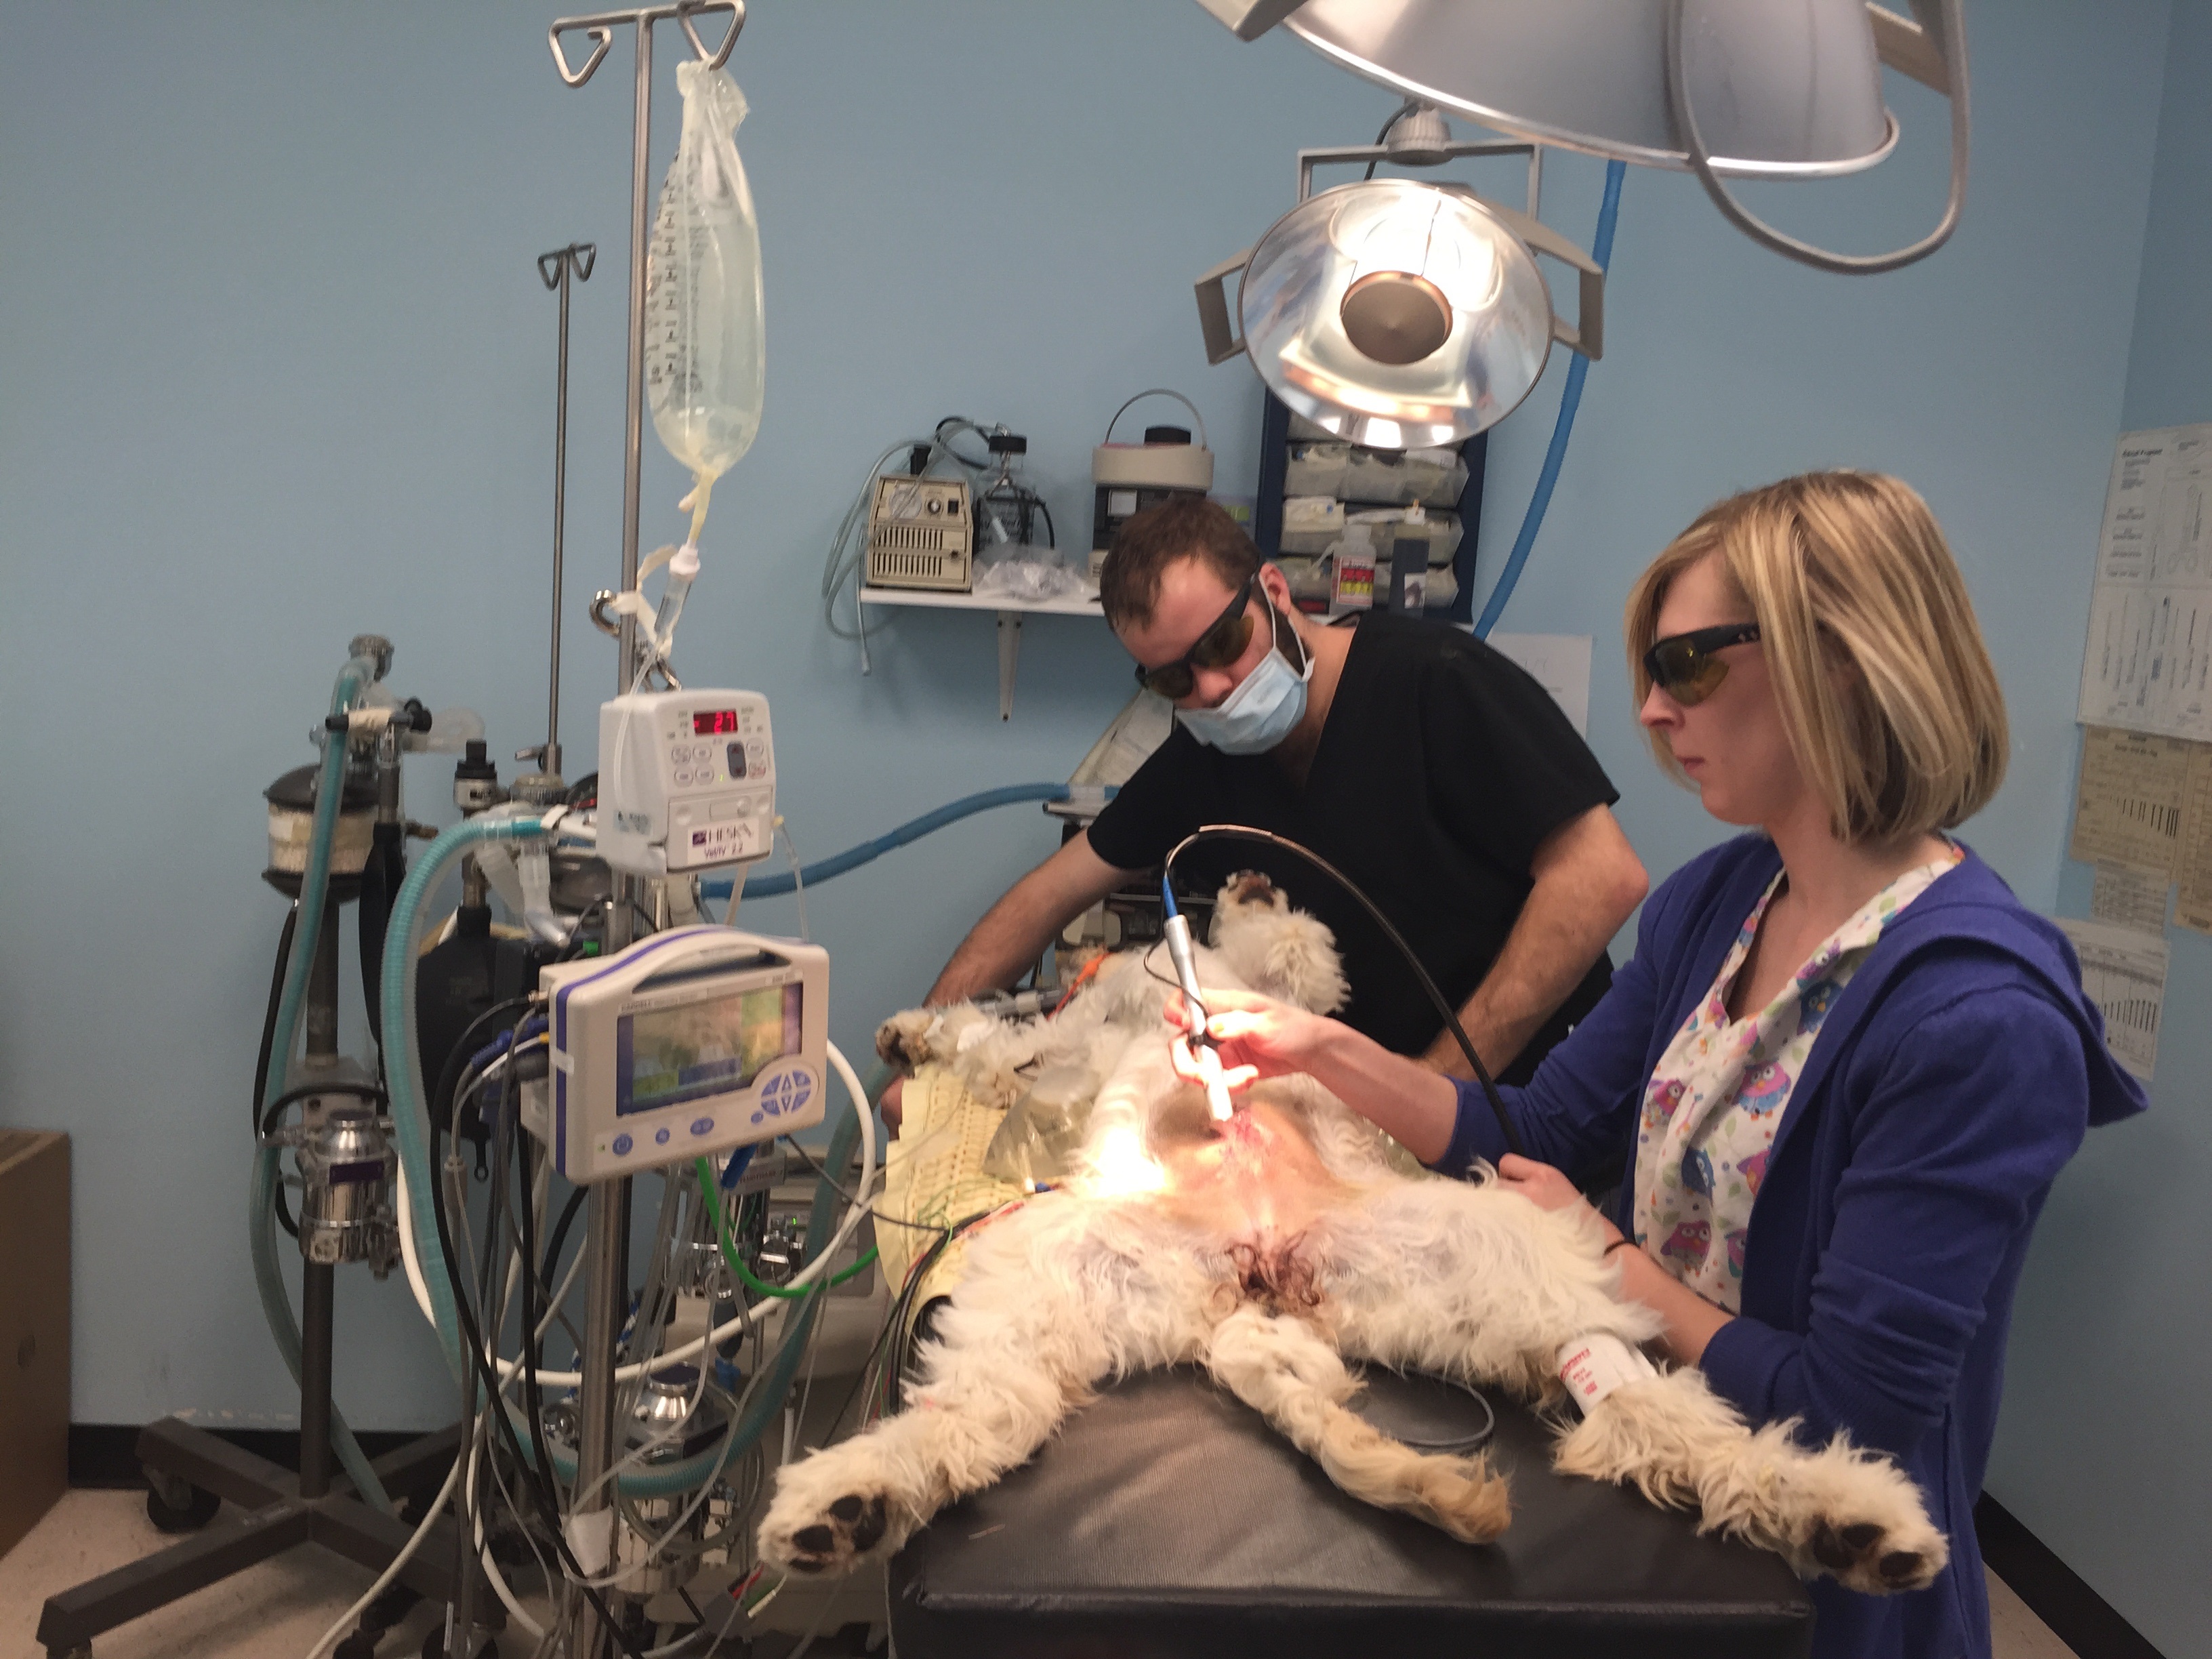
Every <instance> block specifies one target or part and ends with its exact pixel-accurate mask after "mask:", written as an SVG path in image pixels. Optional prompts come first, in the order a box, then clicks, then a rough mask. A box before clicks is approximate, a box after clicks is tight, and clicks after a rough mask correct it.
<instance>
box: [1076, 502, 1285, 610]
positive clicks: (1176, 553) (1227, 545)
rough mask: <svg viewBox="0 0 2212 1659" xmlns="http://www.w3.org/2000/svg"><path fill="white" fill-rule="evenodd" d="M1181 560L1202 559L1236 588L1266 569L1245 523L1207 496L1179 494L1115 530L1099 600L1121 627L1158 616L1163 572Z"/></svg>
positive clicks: (1100, 577)
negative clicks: (1255, 572)
mask: <svg viewBox="0 0 2212 1659" xmlns="http://www.w3.org/2000/svg"><path fill="white" fill-rule="evenodd" d="M1177 559H1196V560H1198V561H1199V562H1200V563H1201V564H1203V565H1204V566H1205V567H1206V568H1207V569H1208V570H1211V571H1212V573H1213V574H1215V575H1216V576H1218V577H1219V578H1220V579H1221V585H1222V586H1224V587H1226V588H1228V589H1229V590H1231V592H1235V591H1236V590H1237V588H1240V587H1242V586H1244V584H1245V582H1246V580H1249V578H1250V576H1251V574H1252V573H1253V572H1254V571H1255V570H1257V569H1258V568H1260V550H1259V549H1258V548H1256V547H1255V546H1254V545H1253V544H1252V538H1250V537H1249V536H1248V535H1246V534H1245V533H1244V530H1243V526H1241V525H1239V524H1238V523H1237V520H1234V519H1232V518H1231V517H1230V516H1229V514H1228V513H1227V512H1226V511H1225V509H1224V508H1222V507H1220V506H1219V505H1218V504H1217V503H1215V502H1213V501H1208V500H1206V497H1205V496H1203V495H1176V496H1174V497H1172V498H1171V499H1170V500H1168V501H1162V502H1161V503H1160V504H1159V505H1158V507H1146V509H1145V510H1144V511H1143V512H1141V513H1138V514H1137V515H1136V516H1135V517H1134V518H1133V519H1131V520H1128V521H1127V523H1125V524H1123V525H1122V526H1121V529H1120V530H1119V531H1117V532H1115V537H1114V545H1113V546H1112V547H1111V548H1110V549H1109V550H1108V551H1107V554H1106V562H1105V563H1104V564H1103V566H1102V567H1101V568H1100V569H1099V572H1098V603H1099V605H1100V606H1101V607H1102V608H1103V610H1104V611H1105V612H1106V620H1107V621H1108V622H1109V623H1111V624H1112V625H1113V626H1114V627H1115V628H1119V627H1121V625H1122V624H1123V623H1137V624H1138V625H1139V627H1141V626H1143V625H1144V624H1145V623H1149V622H1150V621H1151V620H1152V607H1153V606H1154V605H1158V603H1159V601H1160V574H1161V573H1162V572H1163V571H1164V570H1165V569H1166V568H1168V567H1169V566H1170V565H1171V564H1173V563H1174V562H1176V560H1177Z"/></svg>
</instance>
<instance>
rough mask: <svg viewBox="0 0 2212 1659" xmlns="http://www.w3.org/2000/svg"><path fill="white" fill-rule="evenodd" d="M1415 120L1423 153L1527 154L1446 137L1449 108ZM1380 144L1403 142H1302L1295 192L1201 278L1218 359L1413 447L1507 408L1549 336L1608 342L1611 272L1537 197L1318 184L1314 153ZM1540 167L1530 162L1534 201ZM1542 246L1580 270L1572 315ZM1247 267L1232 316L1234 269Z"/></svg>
mask: <svg viewBox="0 0 2212 1659" xmlns="http://www.w3.org/2000/svg"><path fill="white" fill-rule="evenodd" d="M1422 118H1423V119H1425V120H1426V121H1427V122H1429V123H1430V124H1431V130H1429V131H1424V132H1423V133H1422V134H1421V136H1420V138H1419V143H1420V144H1421V146H1422V148H1421V149H1420V150H1419V155H1420V157H1421V158H1422V159H1423V160H1427V159H1431V158H1433V159H1434V160H1437V161H1441V160H1444V159H1447V158H1449V157H1450V156H1455V155H1498V154H1512V155H1531V156H1532V157H1533V147H1532V146H1529V145H1527V144H1512V143H1474V144H1455V143H1451V142H1450V141H1449V134H1448V133H1446V132H1444V131H1442V127H1443V123H1442V122H1441V120H1439V119H1437V118H1435V117H1434V116H1433V115H1432V114H1427V113H1426V112H1424V113H1423V115H1422ZM1408 125H1411V123H1410V122H1409V123H1408ZM1373 158H1385V159H1390V160H1395V161H1407V160H1408V159H1409V155H1408V153H1407V146H1405V145H1402V144H1396V143H1393V144H1391V145H1389V147H1388V148H1377V149H1358V150H1307V151H1304V152H1301V154H1300V158H1299V160H1300V167H1299V180H1300V195H1301V197H1303V199H1302V200H1301V201H1300V202H1299V204H1298V205H1297V207H1295V208H1293V209H1292V210H1291V211H1290V212H1289V213H1287V214H1285V215H1284V216H1283V217H1282V218H1281V219H1279V220H1278V221H1277V222H1276V223H1275V224H1274V225H1273V228H1270V229H1269V230H1268V231H1267V234H1266V235H1264V236H1262V237H1261V239H1260V240H1259V241H1258V243H1256V244H1255V246H1252V247H1251V248H1249V249H1248V250H1247V251H1246V252H1243V253H1240V254H1238V255H1237V257H1236V258H1233V259H1231V260H1229V261H1227V262H1226V263H1225V264H1222V265H1220V266H1218V267H1217V268H1216V269H1214V270H1211V271H1208V272H1207V273H1206V276H1203V277H1201V278H1200V281H1199V283H1198V301H1199V313H1200V321H1201V323H1202V324H1203V325H1204V326H1205V330H1206V356H1207V357H1208V358H1209V360H1210V361H1212V362H1216V363H1219V362H1226V361H1228V359H1230V358H1231V357H1233V356H1236V355H1237V353H1238V352H1239V351H1243V352H1248V353H1249V355H1250V356H1251V359H1252V362H1253V366H1254V367H1255V368H1257V369H1258V370H1259V373H1260V377H1261V379H1262V380H1265V381H1266V382H1267V386H1269V388H1270V389H1271V390H1273V392H1274V393H1275V395H1276V396H1277V397H1279V398H1281V399H1282V400H1283V402H1284V403H1285V404H1287V405H1288V406H1289V407H1290V408H1291V409H1292V410H1296V411H1297V413H1298V414H1300V415H1303V416H1305V417H1306V418H1307V419H1308V420H1310V421H1311V422H1314V423H1315V424H1316V425H1317V426H1319V427H1321V428H1322V429H1324V430H1325V431H1328V432H1332V433H1334V434H1335V435H1337V436H1339V437H1341V438H1344V439H1346V440H1349V441H1352V442H1353V443H1358V444H1366V445H1370V446H1371V447H1376V448H1384V449H1404V448H1423V447H1431V446H1436V445H1443V444H1453V443H1457V442H1459V441H1461V440H1462V439H1464V438H1468V437H1470V436H1472V435H1474V434H1475V433H1477V432H1480V431H1482V430H1483V429H1484V428H1486V427H1490V426H1492V425H1495V424H1496V423H1497V422H1499V421H1501V420H1503V419H1504V418H1505V416H1508V415H1510V414H1511V413H1512V412H1513V410H1515V408H1516V407H1517V406H1518V405H1519V404H1520V403H1521V400H1522V398H1526V397H1527V396H1528V393H1529V392H1530V391H1531V390H1532V389H1533V388H1534V386H1535V384H1536V381H1537V380H1538V379H1539V378H1540V377H1541V375H1542V374H1543V372H1544V364H1545V362H1546V360H1547V357H1548V356H1550V353H1551V348H1552V342H1553V340H1559V341H1560V342H1562V343H1565V345H1567V346H1568V347H1569V348H1571V349H1574V350H1577V351H1580V352H1583V353H1584V354H1585V355H1586V356H1591V357H1595V356H1598V355H1599V352H1600V351H1601V349H1602V340H1603V314H1604V276H1603V273H1602V272H1601V271H1600V270H1599V269H1598V266H1597V264H1596V262H1595V260H1593V259H1591V258H1589V255H1587V254H1585V253H1583V252H1582V250H1581V249H1579V248H1577V247H1576V246H1574V245H1573V244H1572V243H1571V242H1569V241H1567V240H1565V238H1564V237H1562V236H1559V234H1556V233H1554V232H1553V231H1552V230H1550V229H1548V228H1546V227H1545V226H1544V225H1542V224H1541V223H1539V222H1537V221H1536V219H1535V218H1534V215H1533V211H1532V212H1531V213H1527V214H1523V213H1519V212H1516V211H1515V210H1512V209H1510V208H1508V207H1505V206H1504V205H1502V204H1498V203H1496V202H1491V201H1486V200H1484V199H1483V198H1482V197H1478V196H1476V195H1475V194H1474V192H1473V191H1469V190H1468V189H1467V188H1465V187H1464V186H1462V185H1431V184H1426V183H1423V182H1420V181H1419V180H1415V179H1366V180H1364V181H1362V182H1360V183H1358V184H1351V185H1339V186H1337V187H1336V188H1335V189H1334V190H1325V191H1321V192H1319V193H1318V194H1309V193H1308V192H1309V191H1310V185H1311V175H1312V170H1313V167H1314V165H1315V164H1316V162H1320V161H1361V160H1367V159H1373ZM1535 176H1536V175H1535V173H1534V167H1533V166H1532V168H1531V173H1530V185H1531V189H1530V206H1531V209H1532V210H1533V208H1534V197H1535V191H1534V185H1535ZM1538 252H1542V253H1547V254H1549V255H1551V256H1553V258H1559V259H1560V260H1562V261H1564V262H1565V263H1566V264H1571V265H1572V266H1574V267H1575V269H1576V270H1577V272H1578V273H1579V275H1580V277H1581V283H1582V287H1581V295H1580V302H1579V306H1578V308H1577V320H1576V322H1575V323H1573V324H1569V323H1567V322H1566V321H1565V320H1564V319H1560V318H1559V317H1557V316H1555V315H1554V314H1553V309H1552V299H1551V292H1550V289H1549V288H1548V287H1547V284H1546V283H1545V281H1544V276H1543V273H1542V272H1541V270H1538V269H1537V265H1536V259H1535V255H1536V253H1538ZM1239 272H1241V273H1242V280H1241V282H1240V284H1239V287H1238V290H1237V306H1236V313H1237V315H1236V319H1235V321H1234V323H1232V321H1231V312H1230V304H1229V299H1228V292H1227V282H1228V279H1229V277H1230V276H1233V275H1237V273H1239ZM1240 329H1241V334H1240V332H1239V330H1240Z"/></svg>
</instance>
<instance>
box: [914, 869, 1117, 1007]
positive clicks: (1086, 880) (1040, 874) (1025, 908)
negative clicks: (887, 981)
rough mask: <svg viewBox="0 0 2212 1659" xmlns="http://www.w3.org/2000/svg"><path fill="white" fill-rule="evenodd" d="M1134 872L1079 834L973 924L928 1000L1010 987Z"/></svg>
mask: <svg viewBox="0 0 2212 1659" xmlns="http://www.w3.org/2000/svg"><path fill="white" fill-rule="evenodd" d="M1131 873H1133V872H1128V871H1124V870H1121V869H1118V868H1116V867H1115V866H1113V865H1110V864H1108V863H1107V862H1106V861H1105V860H1103V859H1101V858H1100V857H1099V856H1098V855H1097V854H1096V853H1094V852H1092V851H1091V838H1090V836H1087V835H1079V836H1074V837H1073V839H1071V840H1070V841H1068V842H1066V843H1065V844H1064V845H1063V846H1062V847H1061V848H1060V850H1059V851H1058V852H1057V853H1054V854H1053V855H1052V856H1051V857H1050V858H1048V859H1047V860H1045V861H1044V862H1043V863H1042V864H1040V865H1039V866H1037V867H1036V869H1034V870H1032V871H1030V872H1029V874H1027V875H1026V876H1024V877H1023V878H1021V879H1020V880H1019V881H1018V882H1016V883H1015V884H1013V886H1012V887H1011V888H1009V889H1008V890H1007V891H1006V896H1005V897H1003V898H1001V899H1000V901H999V902H997V903H996V904H994V905H993V906H992V907H991V908H989V909H988V910H987V911H986V912H984V914H983V919H982V921H979V922H977V923H976V924H975V927H972V928H970V929H969V932H968V937H967V938H966V939H962V940H961V941H960V948H959V949H958V950H957V951H954V952H953V953H952V960H951V961H950V962H948V963H945V971H944V972H943V973H941V974H939V975H938V976H937V983H936V984H934V985H933V986H931V987H929V995H928V997H927V1004H928V1006H931V1007H933V1008H941V1007H943V1006H945V1005H946V1004H947V1003H953V1002H960V1001H964V1000H966V999H968V998H969V997H973V996H979V995H981V994H982V993H984V992H986V991H1003V990H1005V989H1006V987H1008V986H1010V985H1012V983H1013V982H1014V981H1016V980H1018V979H1019V978H1020V977H1021V975H1022V972H1023V970H1024V969H1026V968H1028V967H1029V966H1030V964H1031V963H1034V962H1036V959H1037V958H1038V957H1041V956H1042V955H1043V954H1044V951H1045V946H1047V945H1050V944H1051V943H1052V940H1053V936H1054V934H1056V933H1059V932H1060V929H1061V928H1063V927H1066V926H1067V924H1068V923H1069V922H1070V921H1073V919H1074V918H1075V917H1077V916H1079V915H1082V914H1083V913H1084V912H1085V910H1088V909H1089V908H1091V906H1092V905H1094V904H1096V903H1097V902H1098V901H1099V900H1101V899H1103V898H1104V897H1105V896H1106V895H1107V894H1109V893H1110V892H1112V891H1113V890H1114V889H1115V887H1116V886H1118V885H1120V884H1121V881H1122V880H1123V879H1125V878H1127V876H1128V875H1130V874H1131Z"/></svg>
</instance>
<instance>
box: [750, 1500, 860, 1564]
mask: <svg viewBox="0 0 2212 1659" xmlns="http://www.w3.org/2000/svg"><path fill="white" fill-rule="evenodd" d="M890 1531H891V1525H890V1506H889V1505H888V1504H886V1503H885V1501H884V1495H883V1494H882V1493H881V1492H872V1493H868V1494H865V1495H864V1494H862V1493H860V1492H847V1493H845V1494H843V1495H842V1497H839V1498H832V1499H831V1500H830V1501H829V1503H828V1504H824V1505H823V1506H822V1507H821V1508H819V1509H818V1510H817V1509H816V1508H814V1507H813V1506H812V1505H811V1504H805V1505H802V1504H786V1503H784V1502H783V1501H782V1499H781V1498H779V1499H778V1500H777V1502H776V1503H775V1504H774V1505H772V1506H771V1507H770V1509H769V1512H768V1515H767V1516H766V1518H765V1519H763V1521H762V1522H761V1530H760V1553H761V1558H762V1559H763V1560H766V1561H772V1562H774V1563H775V1565H777V1566H779V1567H782V1568H784V1569H785V1570H787V1571H792V1572H805V1573H817V1574H818V1573H828V1574H830V1575H832V1576H836V1575H840V1574H843V1573H848V1572H851V1571H853V1570H854V1568H856V1567H858V1566H859V1565H860V1563H861V1562H863V1561H864V1560H866V1559H867V1558H868V1557H869V1555H870V1554H871V1553H873V1552H875V1551H877V1550H878V1549H879V1548H881V1547H882V1546H883V1543H884V1540H885V1539H886V1538H888V1537H889V1536H890ZM886 1553H888V1552H886Z"/></svg>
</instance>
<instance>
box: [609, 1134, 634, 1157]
mask: <svg viewBox="0 0 2212 1659" xmlns="http://www.w3.org/2000/svg"><path fill="white" fill-rule="evenodd" d="M635 1145H637V1143H636V1142H635V1141H634V1140H632V1139H630V1138H629V1136H628V1135H617V1136H616V1137H615V1145H614V1153H615V1156H616V1157H617V1158H628V1157H629V1149H630V1148H631V1147H633V1146H635Z"/></svg>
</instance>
